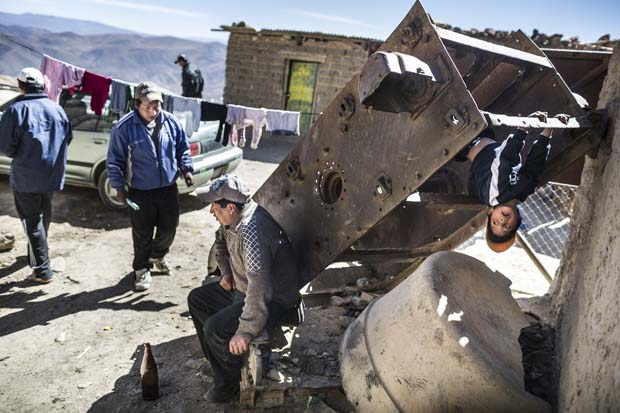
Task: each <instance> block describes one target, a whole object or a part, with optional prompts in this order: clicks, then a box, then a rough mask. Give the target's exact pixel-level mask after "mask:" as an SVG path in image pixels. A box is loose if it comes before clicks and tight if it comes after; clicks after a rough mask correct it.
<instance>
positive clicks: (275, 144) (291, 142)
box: [243, 128, 303, 164]
mask: <svg viewBox="0 0 620 413" xmlns="http://www.w3.org/2000/svg"><path fill="white" fill-rule="evenodd" d="M247 131H250V128H248V129H247ZM247 131H246V133H248V132H247ZM247 136H251V134H249V133H248V135H247ZM302 138H303V136H274V135H268V134H265V133H264V134H263V137H262V138H261V140H260V144H259V145H258V149H252V148H250V146H249V143H248V144H247V145H246V147H245V148H243V159H247V160H250V161H258V162H266V163H278V164H279V163H280V162H282V161H283V160H284V158H286V156H287V155H288V154H289V153H290V152H291V151H292V150H293V148H294V147H295V146H296V145H297V143H298V142H300V141H301V140H302Z"/></svg>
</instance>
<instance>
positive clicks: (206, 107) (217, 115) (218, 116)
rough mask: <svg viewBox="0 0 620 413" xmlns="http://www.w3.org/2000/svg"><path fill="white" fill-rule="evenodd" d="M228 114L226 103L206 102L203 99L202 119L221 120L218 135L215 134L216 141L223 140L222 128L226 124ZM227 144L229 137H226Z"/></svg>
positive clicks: (201, 107) (201, 105) (201, 106)
mask: <svg viewBox="0 0 620 413" xmlns="http://www.w3.org/2000/svg"><path fill="white" fill-rule="evenodd" d="M227 114H228V108H227V107H226V105H222V104H220V103H210V102H205V101H202V102H201V103H200V120H201V121H213V120H219V121H220V125H219V126H218V128H217V135H216V136H215V141H216V142H219V141H221V140H222V128H223V127H224V125H225V124H226V115H227ZM224 129H225V128H224ZM225 135H226V133H225ZM226 136H227V135H226ZM226 144H228V139H226V143H225V144H224V145H226Z"/></svg>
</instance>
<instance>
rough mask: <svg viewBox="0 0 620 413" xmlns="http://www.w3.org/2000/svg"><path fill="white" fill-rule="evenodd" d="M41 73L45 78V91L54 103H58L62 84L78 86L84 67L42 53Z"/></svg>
mask: <svg viewBox="0 0 620 413" xmlns="http://www.w3.org/2000/svg"><path fill="white" fill-rule="evenodd" d="M41 73H43V78H44V79H45V93H46V94H47V96H48V97H49V98H50V99H51V100H52V101H54V102H56V103H58V98H59V96H60V92H61V91H62V87H63V85H64V86H67V87H73V86H78V85H80V84H81V83H82V78H83V77H84V69H82V68H79V67H77V66H73V65H71V64H69V63H65V62H62V61H60V60H57V59H54V58H53V57H51V56H48V55H43V59H42V60H41Z"/></svg>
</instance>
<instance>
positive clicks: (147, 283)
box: [134, 268, 151, 291]
mask: <svg viewBox="0 0 620 413" xmlns="http://www.w3.org/2000/svg"><path fill="white" fill-rule="evenodd" d="M134 274H135V277H136V280H135V284H134V286H135V287H136V290H137V291H144V290H148V289H149V288H150V287H151V272H150V271H149V270H148V269H147V268H143V269H141V270H138V271H134Z"/></svg>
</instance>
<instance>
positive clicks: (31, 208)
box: [13, 192, 54, 278]
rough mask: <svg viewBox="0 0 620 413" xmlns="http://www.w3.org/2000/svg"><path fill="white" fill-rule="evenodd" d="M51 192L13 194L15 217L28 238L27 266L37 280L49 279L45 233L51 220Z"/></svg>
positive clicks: (49, 271) (49, 270)
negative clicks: (16, 216) (17, 217)
mask: <svg viewBox="0 0 620 413" xmlns="http://www.w3.org/2000/svg"><path fill="white" fill-rule="evenodd" d="M53 194H54V193H53V192H42V193H30V192H13V196H14V199H15V208H16V209H17V215H18V216H19V219H20V220H21V222H22V226H23V227H24V231H25V232H26V236H27V237H28V264H29V265H30V267H31V268H32V269H33V270H34V273H35V275H36V276H37V277H39V278H51V277H52V267H51V266H50V258H49V253H48V247H47V232H48V230H49V227H50V221H51V218H52V197H53Z"/></svg>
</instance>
